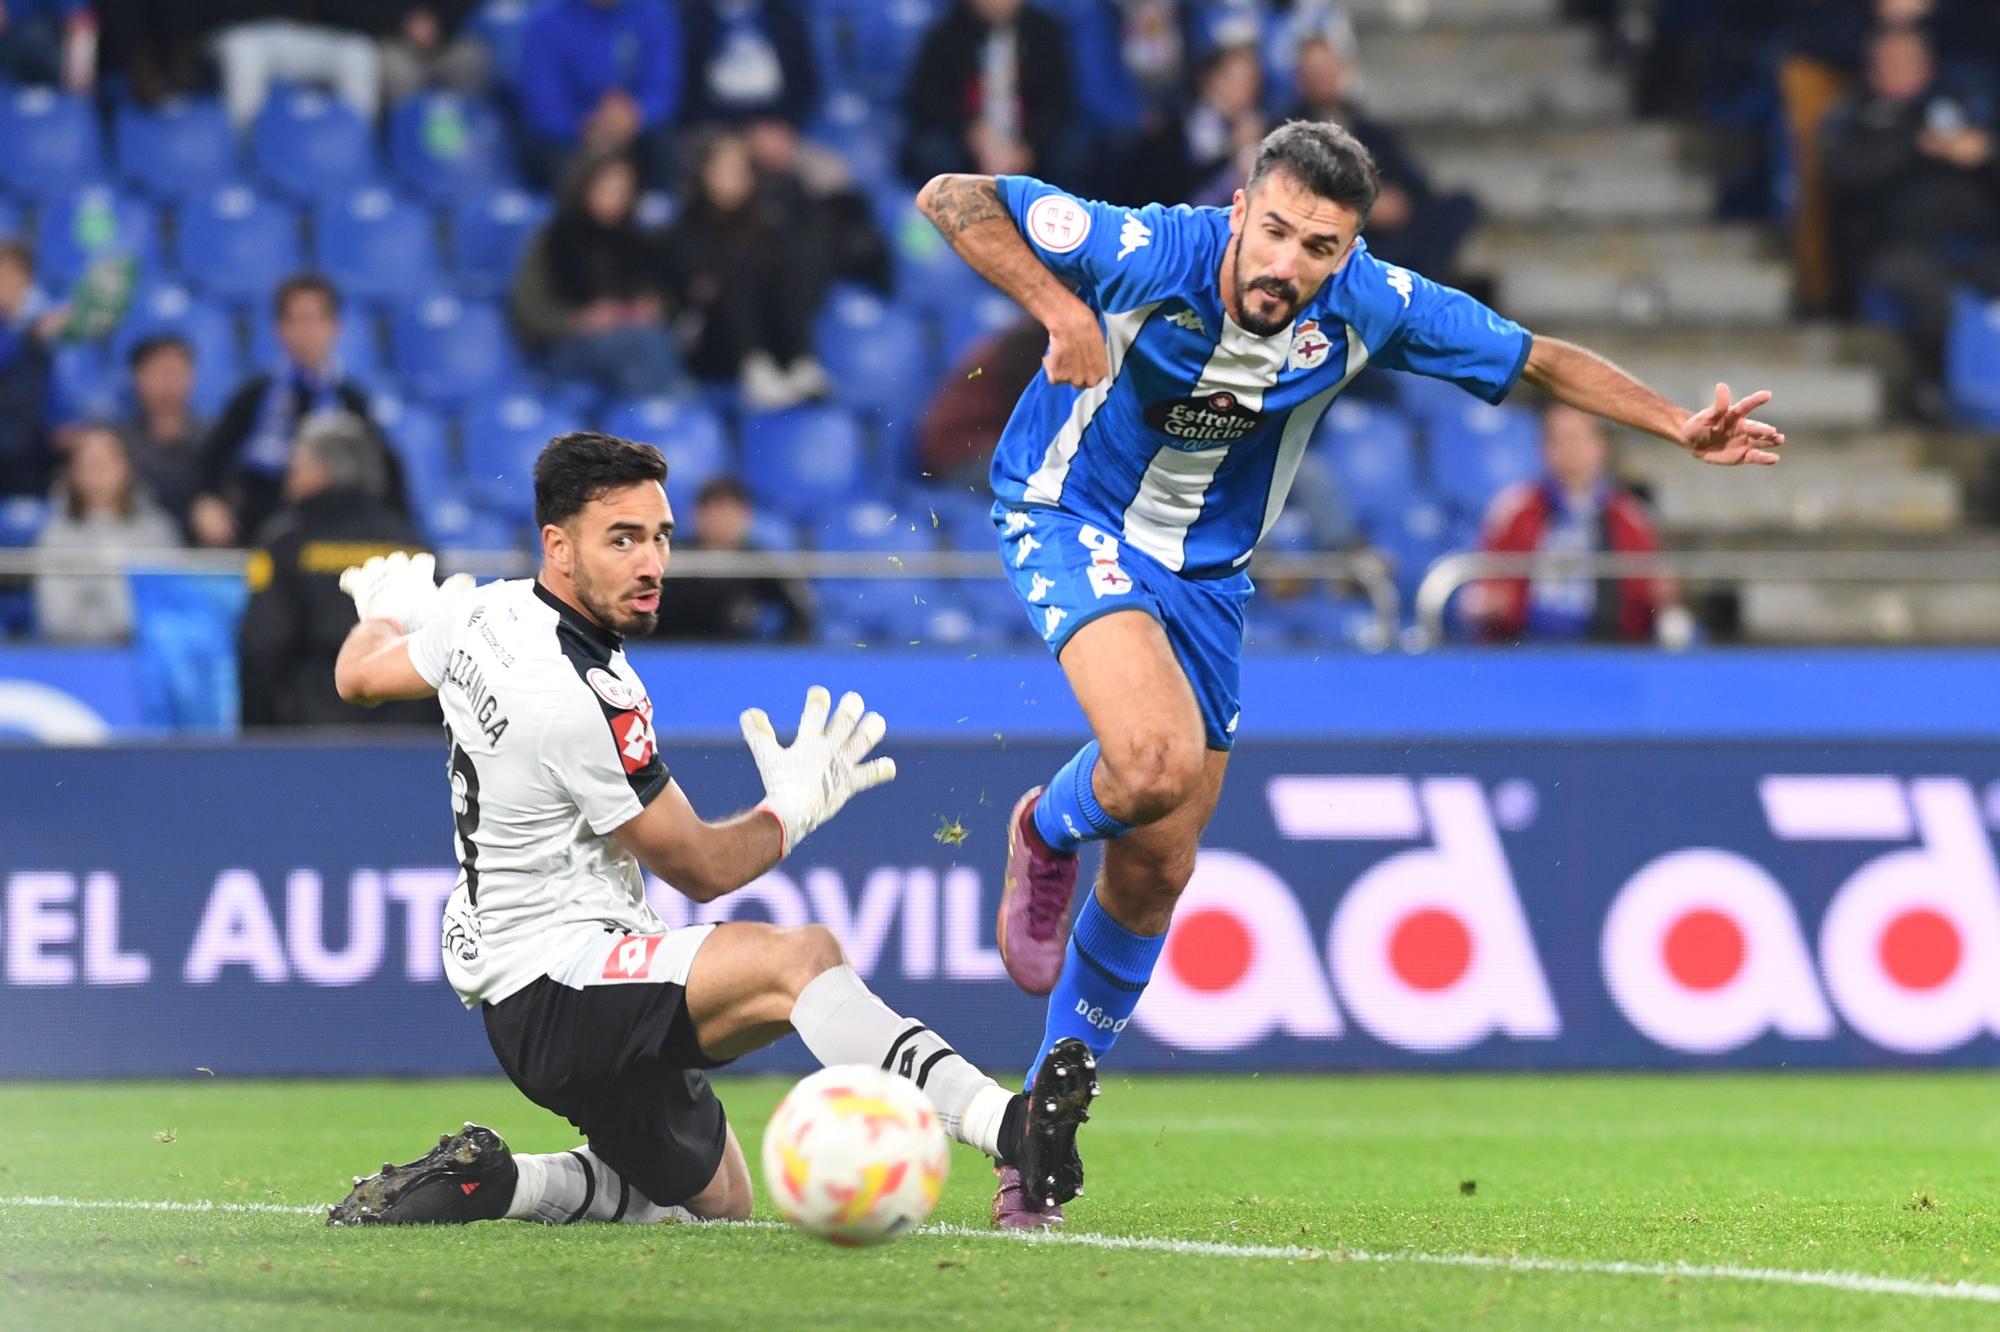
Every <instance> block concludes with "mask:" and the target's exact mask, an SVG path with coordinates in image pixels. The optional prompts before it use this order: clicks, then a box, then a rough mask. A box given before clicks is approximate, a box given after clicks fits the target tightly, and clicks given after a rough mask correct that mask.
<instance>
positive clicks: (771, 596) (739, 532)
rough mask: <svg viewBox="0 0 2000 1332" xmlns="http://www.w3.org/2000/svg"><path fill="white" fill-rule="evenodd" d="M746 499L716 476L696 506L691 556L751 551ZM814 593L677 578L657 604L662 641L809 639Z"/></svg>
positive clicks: (776, 583)
mask: <svg viewBox="0 0 2000 1332" xmlns="http://www.w3.org/2000/svg"><path fill="white" fill-rule="evenodd" d="M753 516H754V515H753V514H752V512H751V509H750V493H749V492H748V491H747V490H745V489H744V488H743V483H742V482H741V481H738V480H737V479H736V478H735V477H733V476H718V477H716V478H714V479H713V480H711V481H709V482H708V484H707V485H704V486H703V487H702V488H701V490H700V492H699V493H698V494H696V496H695V501H694V539H693V540H691V541H687V542H683V543H682V545H683V546H684V547H685V548H686V549H689V550H720V551H755V550H757V549H758V547H757V546H756V545H755V544H754V543H753V542H752V541H751V540H750V524H751V521H752V518H753ZM812 622H813V611H812V593H811V592H809V591H808V590H807V589H806V586H805V584H804V583H801V582H799V581H798V580H797V579H792V578H678V579H674V580H673V582H672V584H671V585H670V586H669V587H668V588H667V591H666V595H665V596H663V597H661V598H660V627H659V629H658V631H657V633H656V636H657V637H660V638H682V639H702V640H706V641H710V642H741V641H745V640H749V639H757V638H782V639H784V640H785V641H786V642H791V643H796V642H803V641H804V640H806V639H809V638H811V637H812Z"/></svg>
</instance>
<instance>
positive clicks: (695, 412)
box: [604, 397, 735, 512]
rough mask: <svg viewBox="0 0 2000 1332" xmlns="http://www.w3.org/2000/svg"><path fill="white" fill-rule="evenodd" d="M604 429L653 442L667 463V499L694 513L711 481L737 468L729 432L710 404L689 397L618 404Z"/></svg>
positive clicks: (650, 399)
mask: <svg viewBox="0 0 2000 1332" xmlns="http://www.w3.org/2000/svg"><path fill="white" fill-rule="evenodd" d="M604 428H605V430H607V431H608V432H610V433H611V434H614V435H619V436H622V437H623V438H625V439H636V440H639V441H640V442H641V443H645V444H651V445H652V446H654V447H655V448H657V449H658V450H659V451H660V452H661V453H662V454H664V455H666V459H667V498H668V499H670V500H671V501H672V502H673V503H674V504H676V505H677V506H679V507H680V508H682V509H686V510H688V511H689V512H692V510H693V506H694V497H695V494H696V492H698V491H699V490H700V489H701V488H702V487H703V486H704V485H706V484H707V483H708V482H709V481H710V480H711V479H713V478H714V477H716V476H719V475H721V474H722V473H724V472H731V471H734V470H735V460H734V459H733V458H732V456H731V450H730V446H729V432H728V431H727V430H725V429H724V428H723V425H722V418H721V417H719V416H717V415H716V414H715V413H714V412H713V411H711V410H709V408H708V407H707V405H706V404H704V403H701V402H699V401H696V400H692V399H686V398H666V397H662V398H641V399H639V400H638V401H636V402H624V403H616V404H614V405H613V406H612V407H611V408H610V409H609V410H608V411H606V412H605V414H604Z"/></svg>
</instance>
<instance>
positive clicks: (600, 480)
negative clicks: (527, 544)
mask: <svg viewBox="0 0 2000 1332" xmlns="http://www.w3.org/2000/svg"><path fill="white" fill-rule="evenodd" d="M641 481H657V482H659V483H660V484H661V485H665V484H666V482H667V460H666V459H665V458H663V457H661V456H660V451H659V450H658V449H656V448H654V447H653V446H652V445H651V444H640V443H637V442H636V441H633V440H629V439H620V438H618V436H616V435H601V434H599V433H597V432H596V431H595V430H572V431H571V432H570V433H569V434H567V435H557V436H556V437H555V438H554V439H552V440H550V441H549V442H548V446H547V447H546V448H544V449H543V450H542V456H541V457H539V458H537V459H535V526H537V527H547V526H548V525H549V524H550V523H562V522H567V521H569V520H570V519H571V518H574V517H575V516H576V515H577V514H578V513H580V512H581V511H582V509H583V506H584V505H586V504H588V503H590V502H591V501H592V500H594V499H601V498H602V497H603V496H605V495H606V494H608V493H610V492H611V491H614V490H617V489H619V488H620V487H621V486H630V485H636V484H638V483H639V482H641Z"/></svg>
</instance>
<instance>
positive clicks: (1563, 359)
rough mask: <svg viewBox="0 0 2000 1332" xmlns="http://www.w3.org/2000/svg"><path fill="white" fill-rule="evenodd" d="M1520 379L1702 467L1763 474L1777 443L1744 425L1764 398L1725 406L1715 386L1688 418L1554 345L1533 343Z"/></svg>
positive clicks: (1590, 355) (1588, 357)
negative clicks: (1750, 468)
mask: <svg viewBox="0 0 2000 1332" xmlns="http://www.w3.org/2000/svg"><path fill="white" fill-rule="evenodd" d="M1521 377H1522V378H1523V379H1525V380H1527V381H1528V382H1529V383H1531V384H1533V385H1535V386H1536V387H1537V388H1540V389H1542V390H1544V391H1545V392H1547V393H1549V394H1550V395H1551V396H1553V397H1555V398H1558V399H1560V400H1562V401H1563V402H1566V403H1568V404H1569V405H1570V406H1572V407H1575V408H1577V409H1579V410H1581V411H1586V412H1590V413H1591V414H1593V415H1595V416H1602V417H1604V418H1606V419H1607V420H1611V421H1616V422H1618V423H1619V424H1620V425H1628V426H1631V427H1633V428H1634V429H1638V430H1644V431H1646V432H1647V433H1648V434H1652V435H1658V436H1659V437H1660V438H1661V439H1668V440H1672V441H1673V442H1674V443H1676V444H1679V445H1680V446H1681V447H1682V448H1684V449H1687V450H1688V451H1689V452H1690V453H1692V454H1694V456H1695V457H1696V458H1698V459H1700V460H1701V461H1702V462H1706V463H1715V464H1717V465H1719V466H1724V467H1732V466H1735V465H1737V464H1739V463H1753V464H1756V465H1758V466H1763V467H1768V466H1770V465H1772V464H1773V463H1775V462H1777V461H1778V454H1777V449H1778V447H1779V446H1780V445H1781V444H1783V443H1784V442H1785V437H1784V435H1782V434H1780V433H1779V432H1778V430H1777V428H1776V427H1774V426H1770V425H1766V424H1765V423H1764V422H1762V421H1753V420H1751V419H1750V413H1751V412H1753V411H1755V410H1756V409H1757V408H1759V407H1761V406H1763V405H1764V404H1765V403H1767V402H1769V401H1770V400H1771V395H1770V394H1769V393H1768V392H1762V391H1760V392H1757V393H1752V394H1751V395H1750V396H1749V397H1747V398H1744V399H1743V400H1742V401H1741V402H1736V403H1732V402H1731V401H1730V393H1729V386H1728V385H1727V384H1717V385H1716V386H1715V402H1714V403H1713V404H1711V405H1710V406H1707V407H1704V408H1702V409H1701V410H1700V411H1698V412H1690V411H1688V410H1687V409H1686V408H1684V407H1680V406H1677V405H1676V404H1675V403H1674V402H1673V401H1672V400H1670V399H1668V398H1664V397H1662V396H1661V395H1660V394H1658V393H1656V392H1654V391H1653V390H1652V389H1650V388H1648V387H1646V385H1644V384H1642V383H1640V382H1639V381H1638V380H1637V379H1634V378H1633V377H1632V376H1631V375H1629V374H1627V373H1625V371H1623V370H1620V369H1619V368H1618V367H1617V366H1615V365H1613V364H1612V363H1611V362H1609V361H1607V360H1605V359H1604V358H1603V357H1602V356H1599V355H1598V354H1597V353H1595V352H1593V351H1589V350H1587V349H1585V348H1583V347H1579V346H1577V345H1576V344H1575V343H1570V342H1563V341H1562V340H1560V339H1558V338H1537V339H1535V345H1534V349H1533V350H1532V351H1530V352H1529V354H1528V364H1527V367H1526V368H1525V369H1524V370H1523V371H1522V372H1521Z"/></svg>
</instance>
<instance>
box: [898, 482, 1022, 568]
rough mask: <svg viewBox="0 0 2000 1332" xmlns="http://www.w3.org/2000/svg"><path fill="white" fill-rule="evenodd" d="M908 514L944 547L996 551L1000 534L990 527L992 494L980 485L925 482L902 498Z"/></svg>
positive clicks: (960, 549)
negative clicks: (933, 530)
mask: <svg viewBox="0 0 2000 1332" xmlns="http://www.w3.org/2000/svg"><path fill="white" fill-rule="evenodd" d="M903 502H904V503H906V504H908V505H909V506H910V511H911V512H912V513H916V514H921V515H922V516H923V520H924V521H925V522H926V523H928V522H931V521H932V520H933V519H935V520H936V526H937V534H938V538H939V540H940V541H941V543H942V544H943V545H944V547H945V549H947V550H959V551H980V552H997V551H998V550H999V548H1000V534H999V532H998V530H997V529H996V528H995V527H994V526H993V495H992V493H991V492H989V491H988V490H986V488H985V487H984V486H980V487H978V488H974V487H972V486H970V485H929V486H924V487H922V488H920V489H917V490H913V491H910V492H909V493H908V495H907V496H906V497H905V499H904V500H903Z"/></svg>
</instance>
